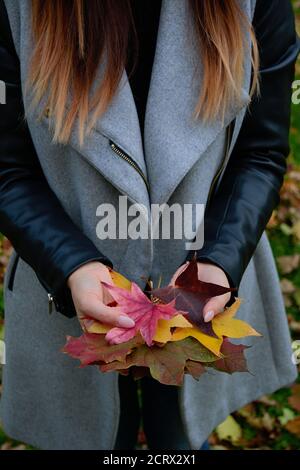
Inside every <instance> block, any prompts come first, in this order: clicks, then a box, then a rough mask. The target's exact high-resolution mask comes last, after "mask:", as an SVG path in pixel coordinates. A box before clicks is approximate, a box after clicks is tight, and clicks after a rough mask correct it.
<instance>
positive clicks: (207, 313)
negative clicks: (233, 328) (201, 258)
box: [170, 263, 231, 322]
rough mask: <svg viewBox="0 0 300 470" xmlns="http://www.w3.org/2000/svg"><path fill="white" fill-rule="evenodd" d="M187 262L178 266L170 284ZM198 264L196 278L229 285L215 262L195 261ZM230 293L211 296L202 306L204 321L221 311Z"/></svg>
mask: <svg viewBox="0 0 300 470" xmlns="http://www.w3.org/2000/svg"><path fill="white" fill-rule="evenodd" d="M187 264H188V263H185V264H183V265H182V266H180V268H179V269H177V271H176V272H175V274H174V275H173V277H172V279H171V282H170V284H172V285H174V284H175V280H176V279H177V277H178V276H179V274H181V273H182V271H184V269H185V268H186V266H187ZM197 265H198V279H199V280H201V281H204V282H212V283H214V284H219V285H220V286H224V287H230V285H229V282H228V278H227V276H226V274H225V273H224V271H223V269H221V268H219V267H218V266H216V265H215V264H212V263H197ZM230 297H231V294H230V292H228V293H227V294H224V295H218V296H216V297H212V298H211V299H210V300H209V301H208V302H207V303H206V304H205V306H204V308H203V317H204V321H206V322H209V321H211V320H212V319H213V318H214V316H215V315H217V314H218V313H220V312H223V310H224V308H225V305H226V304H227V302H228V301H229V300H230Z"/></svg>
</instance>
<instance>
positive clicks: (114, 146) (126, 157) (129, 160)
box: [109, 140, 149, 191]
mask: <svg viewBox="0 0 300 470" xmlns="http://www.w3.org/2000/svg"><path fill="white" fill-rule="evenodd" d="M109 145H110V147H111V149H112V150H113V151H114V152H115V153H116V154H117V155H118V156H119V157H121V158H122V159H123V160H125V161H126V162H127V163H129V165H131V166H132V168H134V169H135V171H137V173H138V174H139V175H140V176H141V177H142V179H143V181H144V183H145V185H146V187H147V189H148V191H149V182H148V180H147V177H146V175H145V174H144V172H143V170H142V169H141V168H140V167H139V165H138V164H137V163H136V162H135V161H134V160H133V159H132V158H131V157H130V156H129V155H128V154H127V153H126V152H124V150H122V149H121V148H120V147H119V146H118V145H117V144H115V143H114V142H113V141H112V140H110V141H109Z"/></svg>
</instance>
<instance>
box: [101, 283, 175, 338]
mask: <svg viewBox="0 0 300 470" xmlns="http://www.w3.org/2000/svg"><path fill="white" fill-rule="evenodd" d="M102 284H103V285H104V287H105V288H107V289H108V291H109V292H110V294H111V295H112V296H113V298H114V299H115V301H116V302H117V304H118V306H119V307H120V309H121V310H122V311H123V312H124V313H126V315H128V317H130V318H132V319H133V320H134V321H135V326H134V327H132V328H119V327H116V328H112V329H111V330H110V331H109V332H108V333H107V334H106V339H107V341H109V342H110V343H113V344H118V343H123V342H126V341H128V340H130V339H131V338H133V337H134V336H135V335H136V334H137V332H138V331H139V332H140V333H141V335H142V337H143V338H144V340H145V342H146V344H147V345H148V346H151V345H152V344H153V343H154V342H153V337H154V335H155V332H156V328H157V321H158V320H159V319H160V318H163V319H165V320H168V319H169V318H172V317H173V316H174V315H176V314H177V310H176V309H175V308H174V303H175V302H174V300H173V301H172V302H170V303H168V304H154V303H153V302H151V300H150V299H149V298H148V297H147V296H146V295H145V294H144V292H143V291H142V290H141V289H140V288H139V286H138V285H137V284H135V283H134V282H132V283H131V290H130V291H129V290H126V289H120V288H119V287H116V286H112V285H110V284H107V283H105V282H102Z"/></svg>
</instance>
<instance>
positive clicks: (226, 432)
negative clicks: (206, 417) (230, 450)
mask: <svg viewBox="0 0 300 470" xmlns="http://www.w3.org/2000/svg"><path fill="white" fill-rule="evenodd" d="M216 433H217V435H218V437H219V439H220V440H222V441H223V440H228V441H231V442H236V441H238V440H239V439H240V438H241V437H242V429H241V426H240V425H239V424H238V423H237V422H236V421H235V419H234V418H233V417H232V416H231V415H229V416H228V417H227V418H226V419H225V421H223V423H221V424H219V426H218V427H217V429H216Z"/></svg>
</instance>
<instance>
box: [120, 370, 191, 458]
mask: <svg viewBox="0 0 300 470" xmlns="http://www.w3.org/2000/svg"><path fill="white" fill-rule="evenodd" d="M138 388H140V393H139V394H138ZM119 390H120V401H121V414H120V422H119V430H118V434H117V439H116V444H115V449H122V450H130V449H134V448H135V446H136V443H137V435H138V430H139V427H140V423H141V422H142V423H143V429H144V432H145V435H146V439H147V444H148V448H149V449H157V450H163V449H171V450H189V449H190V446H189V443H188V440H187V437H186V435H185V432H184V428H183V423H182V420H181V416H180V412H179V401H178V390H179V387H176V386H173V385H163V384H161V383H159V382H157V381H156V380H154V379H152V378H151V377H143V378H142V379H139V380H138V381H135V380H134V379H133V378H132V377H131V375H129V376H123V375H120V374H119ZM141 420H142V421H141Z"/></svg>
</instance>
